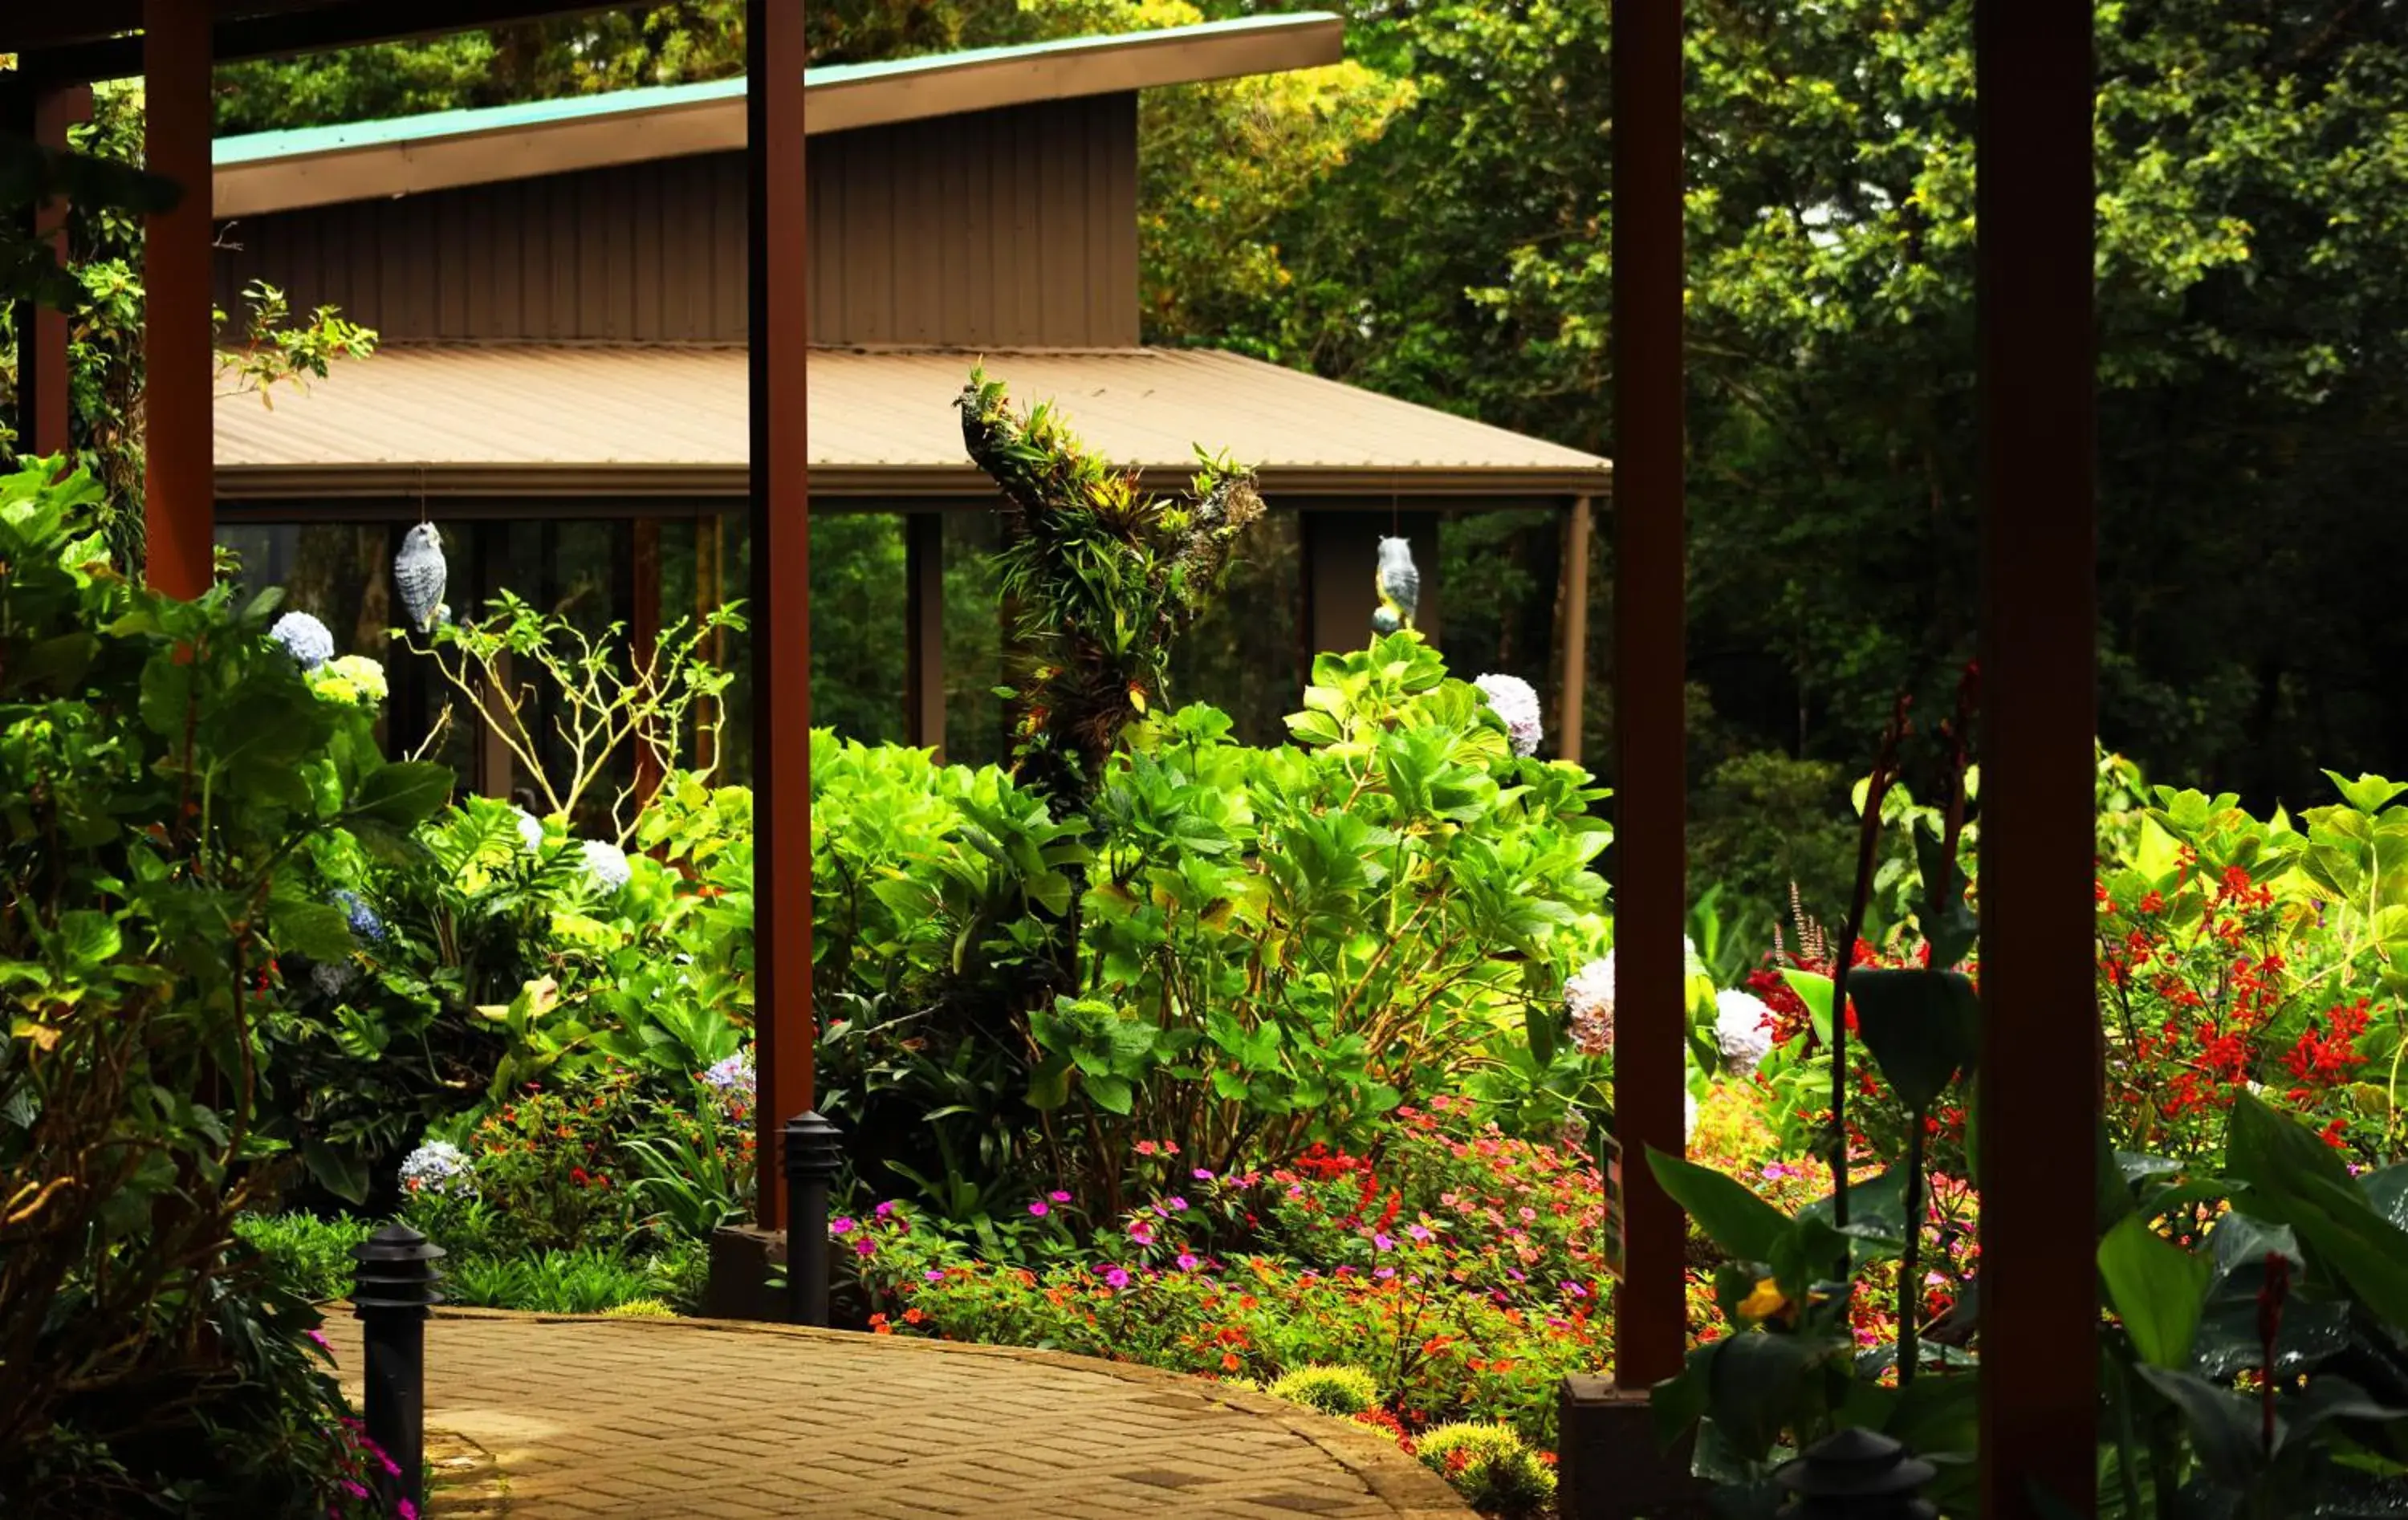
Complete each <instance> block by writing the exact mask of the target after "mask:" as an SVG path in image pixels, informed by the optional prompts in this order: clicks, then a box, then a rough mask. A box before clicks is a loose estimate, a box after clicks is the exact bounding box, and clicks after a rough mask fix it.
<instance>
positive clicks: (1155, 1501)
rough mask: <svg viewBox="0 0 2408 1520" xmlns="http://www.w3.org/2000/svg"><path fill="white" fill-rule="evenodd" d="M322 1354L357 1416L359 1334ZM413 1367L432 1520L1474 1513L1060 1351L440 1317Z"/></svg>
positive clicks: (1336, 1428)
mask: <svg viewBox="0 0 2408 1520" xmlns="http://www.w3.org/2000/svg"><path fill="white" fill-rule="evenodd" d="M326 1332H327V1335H328V1338H329V1339H330V1340H332V1341H333V1342H334V1345H335V1351H336V1356H337V1365H338V1368H339V1369H340V1370H341V1371H342V1372H343V1374H344V1376H345V1379H346V1381H347V1383H351V1393H352V1395H353V1397H354V1398H356V1397H357V1395H358V1388H357V1385H356V1383H355V1381H354V1380H356V1378H357V1376H358V1371H359V1325H358V1322H357V1321H356V1320H353V1319H351V1317H350V1315H349V1314H348V1312H343V1311H340V1310H337V1311H336V1312H334V1313H333V1314H331V1315H330V1317H329V1319H328V1321H327V1325H326ZM426 1361H427V1411H426V1422H427V1426H428V1427H429V1430H430V1432H437V1431H440V1432H448V1433H451V1434H452V1436H454V1437H456V1438H457V1439H452V1440H438V1439H437V1438H436V1437H435V1436H434V1435H433V1434H430V1441H429V1444H430V1448H431V1449H430V1455H432V1456H433V1457H434V1458H435V1459H436V1461H437V1470H438V1475H437V1494H436V1496H435V1498H436V1501H435V1503H434V1504H433V1505H432V1506H431V1508H432V1509H433V1510H434V1512H435V1514H436V1515H437V1516H446V1515H449V1516H455V1517H465V1516H469V1515H480V1514H497V1513H508V1514H509V1515H511V1516H523V1517H526V1520H552V1517H560V1520H576V1517H583V1516H601V1515H612V1516H633V1515H644V1516H658V1517H667V1516H695V1517H698V1520H738V1517H747V1520H749V1517H758V1516H781V1517H785V1516H799V1515H813V1516H829V1517H851V1516H856V1515H858V1516H866V1517H873V1520H903V1517H907V1516H919V1515H978V1516H982V1517H987V1516H1043V1517H1045V1520H1082V1517H1085V1516H1121V1515H1178V1516H1189V1515H1194V1516H1222V1515H1228V1516H1240V1515H1243V1516H1257V1517H1268V1520H1297V1517H1299V1516H1327V1517H1330V1520H1395V1517H1399V1516H1407V1517H1412V1520H1463V1517H1465V1516H1467V1515H1469V1513H1470V1512H1469V1510H1467V1509H1466V1508H1465V1507H1464V1506H1463V1505H1462V1504H1461V1503H1460V1502H1459V1501H1458V1500H1457V1499H1456V1498H1455V1494H1454V1491H1453V1490H1452V1489H1450V1488H1448V1487H1447V1485H1446V1484H1445V1483H1444V1482H1443V1481H1442V1480H1441V1479H1440V1478H1439V1477H1438V1476H1437V1475H1436V1474H1434V1473H1432V1472H1430V1471H1429V1470H1426V1469H1425V1468H1423V1467H1422V1466H1421V1465H1420V1464H1419V1463H1417V1462H1415V1461H1414V1460H1413V1459H1412V1458H1411V1457H1409V1456H1406V1455H1403V1454H1402V1453H1400V1452H1398V1450H1397V1449H1396V1447H1395V1445H1394V1444H1393V1443H1391V1442H1390V1441H1386V1440H1385V1439H1384V1438H1383V1437H1381V1436H1379V1435H1378V1434H1377V1433H1376V1432H1373V1431H1369V1430H1365V1429H1362V1428H1360V1427H1355V1426H1354V1425H1351V1424H1349V1423H1348V1422H1346V1421H1342V1420H1335V1419H1330V1418H1327V1417H1326V1416H1323V1415H1319V1414H1315V1413H1313V1412H1311V1411H1309V1410H1304V1409H1299V1408H1297V1407H1296V1406H1295V1405H1292V1404H1286V1403H1283V1402H1281V1401H1279V1400H1277V1399H1274V1398H1268V1397H1266V1396H1263V1395H1259V1394H1249V1393H1241V1392H1239V1391H1237V1390H1235V1389H1230V1388H1226V1387H1224V1386H1222V1385H1221V1384H1214V1383H1210V1382H1206V1381H1203V1380H1200V1379H1197V1378H1188V1377H1180V1376H1176V1375H1173V1374H1170V1373H1167V1372H1159V1371H1155V1370H1154V1369H1150V1368H1140V1367H1125V1366H1122V1365H1120V1364H1118V1363H1113V1362H1101V1361H1095V1360H1091V1359H1089V1358H1086V1357H1082V1356H1068V1355H1061V1354H1059V1353H1055V1352H1043V1351H1021V1350H1015V1349H1011V1348H1006V1347H991V1346H960V1345H953V1344H951V1343H947V1342H941V1341H918V1340H908V1339H902V1338H896V1337H871V1336H866V1335H848V1334H843V1333H840V1332H831V1331H825V1330H805V1329H796V1328H792V1327H788V1326H757V1325H738V1324H732V1323H728V1322H724V1321H710V1320H605V1319H587V1318H552V1317H544V1316H537V1315H531V1314H504V1313H497V1312H486V1311H478V1310H447V1311H443V1312H439V1313H438V1314H437V1317H436V1319H435V1321H434V1322H433V1323H432V1324H431V1325H430V1326H428V1327H427V1353H426Z"/></svg>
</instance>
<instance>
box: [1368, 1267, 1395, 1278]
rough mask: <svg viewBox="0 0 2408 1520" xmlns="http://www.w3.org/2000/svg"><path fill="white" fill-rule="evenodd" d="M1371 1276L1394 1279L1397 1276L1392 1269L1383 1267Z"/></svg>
mask: <svg viewBox="0 0 2408 1520" xmlns="http://www.w3.org/2000/svg"><path fill="white" fill-rule="evenodd" d="M1371 1275H1372V1276H1373V1277H1394V1276H1396V1275H1397V1269H1395V1268H1394V1267H1383V1268H1381V1269H1379V1270H1378V1271H1375V1272H1373V1273H1372V1274H1371Z"/></svg>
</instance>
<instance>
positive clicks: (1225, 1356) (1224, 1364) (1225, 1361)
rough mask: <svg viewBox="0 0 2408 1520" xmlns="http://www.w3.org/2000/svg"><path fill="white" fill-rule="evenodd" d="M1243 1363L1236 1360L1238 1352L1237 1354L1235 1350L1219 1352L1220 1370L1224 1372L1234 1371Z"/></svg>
mask: <svg viewBox="0 0 2408 1520" xmlns="http://www.w3.org/2000/svg"><path fill="white" fill-rule="evenodd" d="M1243 1365H1244V1364H1243V1363H1242V1362H1240V1361H1239V1360H1238V1354H1237V1353H1236V1352H1234V1351H1225V1352H1223V1353H1221V1370H1222V1371H1224V1372H1234V1371H1236V1370H1237V1369H1239V1368H1240V1367H1241V1366H1243Z"/></svg>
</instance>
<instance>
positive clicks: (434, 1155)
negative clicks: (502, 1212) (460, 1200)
mask: <svg viewBox="0 0 2408 1520" xmlns="http://www.w3.org/2000/svg"><path fill="white" fill-rule="evenodd" d="M401 1185H402V1187H403V1188H404V1189H405V1190H406V1191H409V1192H411V1193H437V1194H452V1195H456V1196H459V1197H474V1196H475V1195H476V1192H477V1175H476V1168H475V1167H474V1166H472V1165H471V1164H470V1162H469V1160H468V1158H467V1156H466V1154H463V1153H462V1152H461V1150H460V1148H459V1147H458V1146H456V1145H452V1144H448V1143H446V1142H445V1141H443V1140H429V1141H427V1142H426V1143H425V1144H423V1145H422V1146H420V1147H419V1148H418V1149H417V1150H415V1151H412V1152H410V1153H409V1154H408V1155H406V1156H404V1157H402V1161H401Z"/></svg>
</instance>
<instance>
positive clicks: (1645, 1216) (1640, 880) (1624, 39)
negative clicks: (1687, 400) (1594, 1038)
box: [1612, 0, 1688, 1389]
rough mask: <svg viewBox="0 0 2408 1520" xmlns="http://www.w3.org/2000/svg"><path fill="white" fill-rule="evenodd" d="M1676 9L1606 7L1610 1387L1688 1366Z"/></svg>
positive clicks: (1665, 5)
mask: <svg viewBox="0 0 2408 1520" xmlns="http://www.w3.org/2000/svg"><path fill="white" fill-rule="evenodd" d="M1681 249H1682V245H1681V0H1614V7H1613V338H1612V342H1613V453H1614V461H1613V471H1614V490H1613V550H1614V553H1613V691H1614V701H1613V734H1614V753H1615V765H1614V778H1613V784H1614V787H1615V791H1616V795H1617V805H1616V807H1615V809H1614V819H1615V832H1614V855H1615V857H1616V862H1617V869H1616V871H1615V882H1614V910H1613V911H1614V932H1613V940H1614V980H1615V984H1616V987H1615V996H1614V1002H1615V1008H1616V1013H1617V1019H1616V1022H1615V1028H1614V1052H1613V1106H1614V1117H1615V1119H1616V1120H1617V1122H1618V1125H1619V1127H1620V1139H1621V1141H1622V1149H1623V1167H1622V1185H1623V1193H1624V1197H1625V1198H1626V1199H1627V1213H1626V1215H1625V1219H1626V1224H1625V1228H1624V1232H1623V1239H1624V1240H1625V1242H1626V1246H1625V1250H1626V1257H1625V1259H1626V1262H1627V1265H1626V1266H1625V1268H1624V1270H1623V1278H1622V1284H1621V1293H1620V1297H1619V1298H1618V1299H1617V1300H1616V1304H1615V1311H1614V1355H1615V1368H1614V1382H1615V1383H1616V1384H1618V1385H1620V1386H1621V1387H1624V1388H1630V1389H1636V1388H1644V1387H1646V1386H1648V1385H1649V1384H1654V1383H1656V1382H1658V1381H1660V1380H1662V1379H1664V1378H1669V1377H1670V1376H1672V1375H1673V1374H1674V1373H1676V1372H1678V1371H1679V1370H1680V1369H1681V1361H1682V1357H1683V1356H1684V1354H1685V1353H1686V1351H1687V1341H1688V1317H1687V1303H1686V1299H1685V1296H1684V1293H1683V1291H1682V1289H1683V1279H1682V1272H1683V1268H1684V1260H1685V1255H1686V1252H1685V1241H1684V1225H1683V1221H1682V1215H1681V1211H1680V1209H1679V1208H1678V1207H1677V1206H1676V1205H1675V1204H1674V1203H1673V1202H1672V1200H1671V1198H1670V1196H1669V1195H1667V1194H1666V1193H1665V1192H1664V1191H1663V1189H1662V1188H1660V1187H1658V1186H1656V1178H1655V1174H1654V1173H1653V1172H1652V1171H1650V1170H1649V1169H1648V1167H1647V1163H1646V1161H1645V1159H1644V1157H1645V1147H1648V1146H1651V1145H1652V1146H1654V1147H1656V1149H1657V1150H1661V1151H1667V1152H1670V1153H1671V1154H1675V1155H1677V1154H1680V1153H1681V1150H1682V1146H1683V1143H1684V1140H1683V1136H1682V1128H1683V1119H1684V1113H1683V1109H1684V1105H1683V1103H1682V1100H1681V1095H1682V1084H1683V1082H1684V1078H1685V1076H1686V1070H1687V1068H1686V1065H1685V1063H1684V1058H1683V1049H1682V1034H1683V1030H1682V1022H1683V1021H1682V954H1681V925H1682V921H1683V919H1684V917H1685V916H1686V913H1687V899H1688V858H1687V847H1688V839H1687V829H1686V826H1685V825H1686V819H1687V816H1688V794H1687V769H1686V767H1687V763H1688V754H1687V744H1686V742H1685V739H1684V731H1683V724H1682V716H1683V715H1682V690H1683V685H1684V674H1685V666H1686V649H1687V645H1686V641H1685V639H1684V624H1685V602H1686V596H1685V586H1684V538H1685V534H1684V527H1685V524H1684V509H1683V506H1682V485H1683V481H1682V452H1683V448H1682V427H1683V405H1682V402H1683V396H1682V383H1683V382H1682V351H1681V342H1682V337H1681V291H1682V267H1681V258H1682V252H1681Z"/></svg>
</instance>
